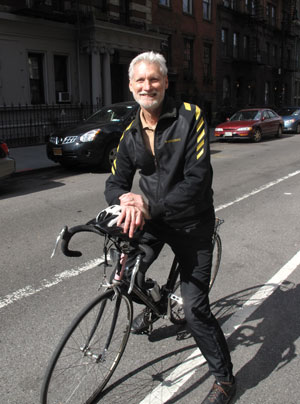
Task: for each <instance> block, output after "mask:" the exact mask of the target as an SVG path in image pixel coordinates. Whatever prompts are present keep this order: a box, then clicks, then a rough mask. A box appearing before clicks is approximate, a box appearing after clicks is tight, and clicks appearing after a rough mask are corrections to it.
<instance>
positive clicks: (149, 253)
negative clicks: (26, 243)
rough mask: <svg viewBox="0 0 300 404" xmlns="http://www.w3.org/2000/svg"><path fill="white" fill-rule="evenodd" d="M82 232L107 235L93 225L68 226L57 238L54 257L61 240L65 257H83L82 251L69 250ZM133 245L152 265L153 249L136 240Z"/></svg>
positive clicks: (145, 260) (144, 259)
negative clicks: (73, 238) (74, 238)
mask: <svg viewBox="0 0 300 404" xmlns="http://www.w3.org/2000/svg"><path fill="white" fill-rule="evenodd" d="M81 232H90V233H95V234H98V235H100V236H104V235H105V232H104V231H101V229H99V228H98V227H95V225H94V224H92V223H88V224H85V225H78V226H74V227H71V228H70V229H69V228H68V226H65V227H64V228H63V229H62V230H61V232H60V234H59V235H58V237H57V240H56V245H55V248H54V251H53V253H52V257H53V256H54V254H55V251H56V248H57V245H58V243H59V241H60V240H61V250H62V252H63V254H64V255H66V256H67V257H81V256H82V252H81V251H78V250H71V249H70V248H69V243H70V240H71V238H72V237H73V236H74V235H75V234H76V233H81ZM128 240H129V243H130V239H128ZM133 243H134V245H135V248H137V249H139V250H140V251H141V252H142V253H143V261H144V262H145V263H147V264H148V263H150V262H151V261H152V259H153V254H154V252H153V250H152V248H151V247H149V246H148V245H145V244H137V243H136V240H135V241H134V242H133Z"/></svg>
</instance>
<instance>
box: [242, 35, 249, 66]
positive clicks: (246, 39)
mask: <svg viewBox="0 0 300 404" xmlns="http://www.w3.org/2000/svg"><path fill="white" fill-rule="evenodd" d="M243 57H244V59H246V60H248V59H249V37H248V36H247V35H244V36H243Z"/></svg>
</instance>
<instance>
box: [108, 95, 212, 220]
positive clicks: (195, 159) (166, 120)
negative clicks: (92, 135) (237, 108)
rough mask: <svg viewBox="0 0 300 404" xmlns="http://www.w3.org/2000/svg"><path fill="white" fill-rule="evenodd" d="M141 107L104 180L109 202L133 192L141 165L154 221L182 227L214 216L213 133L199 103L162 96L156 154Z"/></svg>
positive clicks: (125, 133)
mask: <svg viewBox="0 0 300 404" xmlns="http://www.w3.org/2000/svg"><path fill="white" fill-rule="evenodd" d="M139 112H140V110H139V111H138V112H137V116H136V118H135V120H134V121H133V122H132V123H131V124H130V125H129V126H128V128H127V129H126V130H125V131H124V133H123V135H122V137H121V139H120V144H119V147H118V152H117V156H116V160H115V161H114V164H113V166H112V174H111V175H110V177H109V178H108V180H107V182H106V190H105V196H106V200H107V202H108V203H109V204H110V205H111V204H119V203H120V201H119V196H120V195H122V194H123V193H126V192H130V190H131V187H132V182H133V178H134V175H135V172H136V170H137V169H139V170H140V188H141V190H142V192H143V193H144V195H145V196H146V198H147V199H148V203H149V209H150V214H151V217H152V219H153V220H159V221H160V222H161V221H164V222H165V223H168V224H169V225H170V226H172V227H174V228H183V227H186V226H189V225H191V224H197V223H201V222H202V221H203V220H205V217H206V216H207V215H209V216H210V217H211V216H213V191H212V188H211V185H212V168H211V165H210V150H209V135H208V128H207V124H206V122H205V118H204V116H203V113H202V111H201V110H200V108H199V107H198V106H196V105H193V104H188V103H182V104H181V105H180V106H178V107H177V106H176V104H175V102H174V101H173V100H172V99H170V98H166V99H165V100H164V105H163V110H162V113H161V116H160V118H159V121H158V123H157V126H156V129H155V136H154V151H155V157H153V156H152V154H151V152H150V151H149V150H148V149H146V147H145V144H144V141H143V136H142V132H141V123H140V114H139Z"/></svg>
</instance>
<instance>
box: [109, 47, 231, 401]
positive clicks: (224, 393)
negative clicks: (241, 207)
mask: <svg viewBox="0 0 300 404" xmlns="http://www.w3.org/2000/svg"><path fill="white" fill-rule="evenodd" d="M129 88H130V91H131V92H132V94H133V96H134V98H135V100H136V101H137V102H138V103H139V105H140V109H139V111H138V113H137V116H136V118H135V120H134V121H133V122H132V123H131V124H130V125H129V127H128V128H127V129H126V130H125V132H124V134H123V136H122V138H121V140H120V144H119V148H118V152H117V156H116V160H115V162H114V164H113V166H112V174H111V176H110V177H109V178H108V180H107V183H106V190H105V195H106V199H107V201H108V203H109V204H116V203H119V204H120V205H121V207H122V213H121V215H120V217H119V219H118V222H117V225H118V226H120V225H121V224H122V226H123V227H124V232H125V233H127V232H128V234H129V237H133V234H134V232H135V230H137V229H143V230H144V231H143V235H142V241H143V243H144V242H146V243H148V244H149V245H150V246H151V248H152V249H153V250H154V252H155V257H157V256H158V254H159V252H160V251H161V249H162V247H163V245H164V243H167V244H169V245H170V247H171V248H172V250H173V252H174V253H175V255H176V258H177V260H178V262H179V264H180V278H181V295H182V298H183V302H184V312H185V317H186V320H187V324H188V326H189V329H190V330H191V333H192V335H193V337H194V339H195V341H196V343H197V345H198V346H199V348H200V350H201V352H202V354H203V355H204V357H205V358H206V360H207V362H208V366H209V369H210V371H211V373H212V374H213V375H214V376H215V378H216V381H215V383H214V385H213V387H212V389H211V391H210V392H209V394H208V396H207V397H206V399H205V400H204V401H203V403H202V404H211V403H215V404H217V403H229V401H230V400H231V398H232V397H233V396H234V394H235V380H234V377H233V375H232V363H231V359H230V354H229V351H228V347H227V343H226V340H225V337H224V335H223V332H222V330H221V328H220V326H219V324H218V322H217V321H216V319H215V318H214V316H213V314H212V313H211V310H210V306H209V299H208V292H209V279H210V271H211V260H212V234H213V230H214V223H215V215H214V207H213V191H212V188H211V184H212V169H211V165H210V151H209V139H208V134H207V125H206V122H205V119H204V116H203V113H202V111H201V110H200V108H199V107H197V106H196V105H192V104H189V103H182V104H180V105H179V106H177V105H176V104H175V103H174V101H173V100H172V99H170V98H169V97H167V96H166V94H165V92H166V89H167V88H168V77H167V67H166V62H165V59H164V57H163V56H162V55H160V54H158V53H154V52H145V53H142V54H140V55H138V56H137V57H136V58H135V59H133V60H132V62H131V64H130V66H129ZM137 169H138V170H140V188H141V190H142V192H143V194H144V195H145V197H146V198H147V200H145V199H144V197H143V196H142V195H140V194H135V193H133V192H131V187H132V182H133V177H134V175H135V172H136V170H137ZM141 270H142V272H144V273H145V271H146V270H147V267H145V266H144V267H143V266H142V268H141ZM154 320H155V319H152V321H154ZM150 323H151V319H149V317H147V312H146V310H144V311H143V312H142V313H141V314H139V315H138V316H137V317H136V318H135V320H134V322H133V329H132V331H133V332H135V333H139V332H142V331H144V330H145V329H147V327H148V326H149V324H150Z"/></svg>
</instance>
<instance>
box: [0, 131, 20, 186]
mask: <svg viewBox="0 0 300 404" xmlns="http://www.w3.org/2000/svg"><path fill="white" fill-rule="evenodd" d="M15 171H16V162H15V160H14V159H13V158H12V157H10V156H9V150H8V147H7V144H6V143H5V141H4V140H1V139H0V179H2V178H5V177H9V176H10V175H11V174H13V173H14V172H15Z"/></svg>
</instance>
